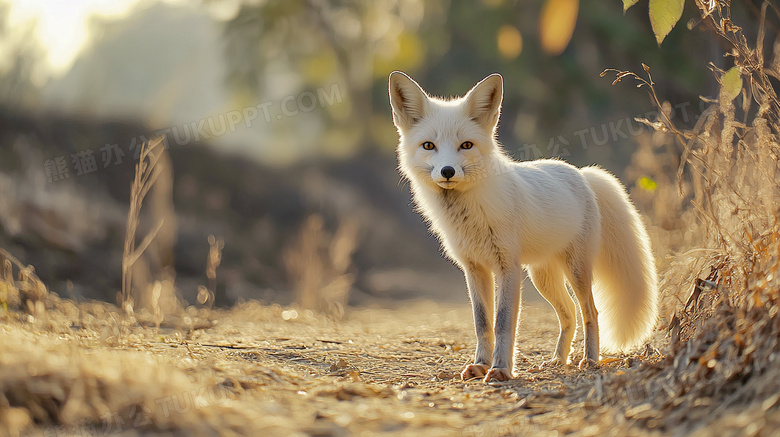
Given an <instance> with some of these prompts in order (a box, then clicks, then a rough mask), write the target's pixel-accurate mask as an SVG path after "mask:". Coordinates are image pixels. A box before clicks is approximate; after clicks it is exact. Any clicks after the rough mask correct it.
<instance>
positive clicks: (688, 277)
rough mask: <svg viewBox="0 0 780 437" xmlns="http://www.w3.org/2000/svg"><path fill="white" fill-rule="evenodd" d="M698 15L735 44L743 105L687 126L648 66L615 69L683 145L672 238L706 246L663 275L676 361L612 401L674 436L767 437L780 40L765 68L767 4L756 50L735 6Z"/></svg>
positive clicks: (776, 281)
mask: <svg viewBox="0 0 780 437" xmlns="http://www.w3.org/2000/svg"><path fill="white" fill-rule="evenodd" d="M700 7H701V8H702V13H703V22H702V25H703V26H705V27H708V28H709V29H710V30H712V31H713V33H714V35H716V36H717V37H718V38H720V39H722V40H725V41H726V42H727V43H728V44H730V45H731V47H732V50H731V53H730V55H731V57H732V58H733V60H734V63H735V65H736V66H737V67H738V68H740V69H741V79H740V80H741V81H742V84H743V86H742V89H741V91H740V95H741V99H736V100H734V99H733V98H731V97H730V96H729V90H728V89H727V86H726V85H724V86H723V87H722V91H721V94H720V98H719V100H718V101H716V102H710V106H709V108H708V109H707V110H705V111H704V113H703V114H702V115H701V117H700V118H699V120H698V122H697V124H696V125H695V126H694V127H693V128H692V129H690V130H685V129H680V128H678V127H676V126H675V125H674V124H673V123H672V121H671V120H670V119H669V117H668V111H664V109H665V108H664V105H662V104H661V103H660V101H659V98H658V96H657V94H656V91H655V89H654V87H653V85H654V83H653V81H652V76H650V73H649V68H646V69H645V70H646V77H643V76H639V75H635V74H633V73H630V72H620V71H619V72H617V73H618V77H619V78H622V77H634V78H636V79H638V80H639V81H640V83H641V84H642V85H644V86H646V87H647V89H648V90H649V92H650V93H651V96H652V97H653V98H654V99H655V101H656V103H657V104H658V106H659V109H661V112H660V117H659V119H658V120H655V121H649V122H648V124H650V125H651V126H652V127H654V128H655V129H656V131H657V133H656V135H657V138H659V139H660V138H661V137H665V138H664V139H660V140H659V141H658V143H661V144H665V145H666V146H669V145H670V144H673V145H674V146H675V147H679V149H678V150H679V151H680V152H679V154H678V156H681V157H682V158H681V160H680V161H679V168H678V171H677V178H678V183H677V184H676V186H674V185H670V184H668V179H667V180H665V181H664V180H662V182H667V184H665V185H664V184H659V186H661V187H663V189H665V190H666V191H665V192H662V194H661V197H667V198H668V193H669V191H671V190H672V189H673V188H676V189H677V190H678V191H679V193H680V194H681V195H682V196H684V198H686V203H688V202H689V204H690V207H684V206H683V207H682V208H680V206H679V205H678V204H675V203H672V205H673V207H672V209H671V210H672V211H675V213H674V214H677V212H676V211H678V210H679V211H680V212H679V215H677V217H676V218H675V220H673V221H674V223H673V224H671V225H670V226H668V228H669V232H670V234H671V235H674V237H673V238H676V239H678V241H679V239H680V238H682V239H685V238H686V237H685V234H686V232H690V230H691V229H696V235H693V236H692V237H693V238H695V240H696V241H697V242H700V243H699V244H700V245H697V246H694V247H696V248H695V249H688V248H686V250H685V251H684V252H683V253H681V254H680V255H678V256H676V257H675V258H674V259H673V260H672V261H671V262H669V263H667V267H666V268H665V271H664V272H663V274H662V277H663V278H664V281H663V283H662V287H663V288H664V292H665V294H666V296H667V297H666V298H665V301H666V311H667V315H668V316H670V317H669V318H668V319H667V320H669V326H668V335H669V339H670V342H671V345H670V346H671V348H670V355H669V356H668V357H667V358H666V359H665V360H664V361H662V362H661V363H659V364H657V365H655V366H648V367H647V368H645V369H643V370H642V371H640V372H639V374H638V375H631V376H628V375H626V376H622V377H621V376H619V377H616V378H614V379H612V380H611V381H610V382H609V384H608V385H609V387H610V393H612V396H610V397H609V401H610V402H612V403H615V404H619V405H627V406H628V407H630V408H641V410H642V412H641V414H640V415H639V416H638V417H636V420H637V421H638V422H640V423H643V424H644V425H645V426H648V427H651V428H659V429H661V430H665V431H666V432H675V433H681V434H682V433H687V432H689V431H690V430H693V429H696V428H697V427H698V426H701V424H702V423H708V422H711V423H710V425H709V427H705V428H704V429H702V430H700V432H702V433H704V432H707V431H705V430H706V429H709V430H717V434H720V435H727V434H728V435H731V434H742V433H743V432H746V431H747V433H748V434H751V435H755V434H759V435H769V434H771V433H772V432H773V431H772V430H773V429H775V430H776V429H777V428H776V427H777V425H778V423H780V414H779V413H778V409H779V407H780V403H779V402H778V400H779V399H780V383H778V381H780V372H778V367H777V362H778V361H777V360H778V359H780V340H779V339H780V315H778V311H779V310H780V278H778V274H780V271H779V269H780V256H779V255H778V254H780V227H778V217H779V216H780V214H779V213H780V186H778V184H777V176H778V174H779V173H780V164H779V161H778V156H779V155H780V144H779V143H778V134H779V133H780V132H779V131H778V129H779V128H780V126H778V121H779V120H780V102H778V98H777V95H776V93H775V91H774V89H773V87H772V84H771V82H770V80H769V76H770V75H771V76H774V77H775V78H780V69H778V68H777V66H778V65H780V64H778V60H779V59H780V45H778V43H777V42H775V44H774V53H773V54H772V58H773V60H772V62H769V61H767V60H766V59H765V58H767V57H766V56H765V55H764V37H765V32H764V26H765V24H764V21H765V17H766V13H767V7H768V4H766V3H765V4H764V6H763V9H762V11H761V24H760V25H761V27H760V32H759V38H758V41H757V43H756V44H755V45H751V44H749V43H748V41H747V40H746V38H745V37H744V34H743V32H742V29H740V28H739V27H738V26H737V25H736V24H734V23H733V22H731V20H730V11H729V7H728V4H727V3H725V4H724V3H717V6H716V8H715V9H713V10H711V11H710V10H708V9H706V5H704V4H700ZM712 69H713V71H714V73H715V74H716V77H719V78H723V77H725V73H724V72H723V71H721V70H719V69H717V68H715V67H714V66H712ZM739 100H741V106H739V107H738V106H736V105H735V103H736V102H739ZM753 106H756V107H753ZM667 150H668V149H667ZM640 153H645V154H647V153H648V152H647V150H642V149H640ZM652 161H653V158H652V157H650V159H646V160H645V162H652ZM666 165H667V168H668V163H667V164H666ZM649 167H652V166H649V165H647V164H645V165H644V168H645V169H647V168H649ZM666 174H669V173H666ZM664 214H668V212H666V211H664V212H662V213H661V214H659V215H661V216H663V215H664ZM667 219H670V220H671V219H672V217H667ZM689 237H690V236H689ZM688 247H690V246H688ZM636 378H638V379H639V382H638V383H637V380H636ZM715 417H717V418H718V419H717V421H714V420H713V418H715ZM709 432H711V431H709Z"/></svg>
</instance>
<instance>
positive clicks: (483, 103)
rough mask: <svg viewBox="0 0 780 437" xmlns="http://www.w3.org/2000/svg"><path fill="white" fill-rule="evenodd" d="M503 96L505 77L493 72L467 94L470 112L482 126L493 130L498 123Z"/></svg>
mask: <svg viewBox="0 0 780 437" xmlns="http://www.w3.org/2000/svg"><path fill="white" fill-rule="evenodd" d="M503 98H504V78H503V77H501V75H500V74H498V73H494V74H491V75H490V76H488V77H486V78H484V79H482V81H481V82H479V83H478V84H476V85H474V88H472V89H471V91H469V92H468V94H466V102H467V110H468V114H469V115H470V116H471V118H473V119H474V121H476V122H477V123H479V124H480V126H482V127H484V128H485V129H490V130H493V129H495V128H496V125H498V117H499V115H501V101H502V100H503Z"/></svg>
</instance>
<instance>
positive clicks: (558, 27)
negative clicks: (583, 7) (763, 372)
mask: <svg viewBox="0 0 780 437" xmlns="http://www.w3.org/2000/svg"><path fill="white" fill-rule="evenodd" d="M579 8H580V2H579V0H547V1H546V2H545V3H544V7H542V14H541V16H540V17H539V39H540V41H541V43H542V49H543V50H544V51H545V52H546V53H547V54H549V55H553V56H556V55H559V54H561V52H563V51H564V50H565V49H566V46H568V45H569V41H570V40H571V36H572V34H573V33H574V26H575V25H576V24H577V13H578V12H579Z"/></svg>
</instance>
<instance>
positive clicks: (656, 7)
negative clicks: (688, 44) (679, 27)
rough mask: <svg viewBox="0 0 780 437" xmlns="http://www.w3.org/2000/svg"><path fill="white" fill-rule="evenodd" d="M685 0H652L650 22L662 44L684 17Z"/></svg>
mask: <svg viewBox="0 0 780 437" xmlns="http://www.w3.org/2000/svg"><path fill="white" fill-rule="evenodd" d="M684 5H685V0H650V24H651V25H652V26H653V33H654V34H655V39H656V41H658V44H659V45H660V44H661V43H662V42H663V41H664V38H666V35H669V32H671V31H672V28H674V25H675V24H677V22H678V21H680V17H682V12H683V6H684Z"/></svg>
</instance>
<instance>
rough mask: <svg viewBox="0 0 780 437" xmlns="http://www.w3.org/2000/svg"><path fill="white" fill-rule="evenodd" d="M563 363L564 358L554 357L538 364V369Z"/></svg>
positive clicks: (564, 361) (559, 365) (558, 365)
mask: <svg viewBox="0 0 780 437" xmlns="http://www.w3.org/2000/svg"><path fill="white" fill-rule="evenodd" d="M563 365H566V360H564V359H561V358H559V357H555V358H553V359H551V360H548V361H544V362H542V364H540V365H539V368H540V369H549V368H552V367H561V366H563Z"/></svg>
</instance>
